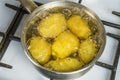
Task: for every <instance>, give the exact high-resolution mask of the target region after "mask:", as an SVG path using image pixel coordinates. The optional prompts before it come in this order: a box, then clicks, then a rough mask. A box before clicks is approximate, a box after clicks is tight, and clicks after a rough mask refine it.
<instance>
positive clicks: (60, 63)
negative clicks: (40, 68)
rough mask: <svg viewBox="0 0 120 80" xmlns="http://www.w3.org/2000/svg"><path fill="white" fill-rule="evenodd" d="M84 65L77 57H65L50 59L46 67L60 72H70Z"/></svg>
mask: <svg viewBox="0 0 120 80" xmlns="http://www.w3.org/2000/svg"><path fill="white" fill-rule="evenodd" d="M82 66H83V63H82V62H79V61H78V60H77V59H75V58H69V57H68V58H64V59H60V60H52V61H49V62H48V63H47V64H45V65H44V67H46V68H48V69H49V70H54V71H58V72H70V71H74V70H78V69H80V68H81V67H82Z"/></svg>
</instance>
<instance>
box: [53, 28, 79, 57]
mask: <svg viewBox="0 0 120 80" xmlns="http://www.w3.org/2000/svg"><path fill="white" fill-rule="evenodd" d="M78 48H79V40H78V38H77V37H76V36H75V35H73V34H72V33H71V32H70V31H68V30H67V31H64V32H63V33H61V34H60V35H59V36H58V37H57V38H56V39H55V41H54V43H53V45H52V51H54V53H52V55H53V56H55V57H57V58H66V57H68V56H69V55H70V54H72V53H74V52H76V51H77V50H78Z"/></svg>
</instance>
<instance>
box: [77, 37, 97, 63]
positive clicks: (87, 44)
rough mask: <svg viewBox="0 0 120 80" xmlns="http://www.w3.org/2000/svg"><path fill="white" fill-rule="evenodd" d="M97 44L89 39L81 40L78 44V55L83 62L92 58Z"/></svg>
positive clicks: (87, 61)
mask: <svg viewBox="0 0 120 80" xmlns="http://www.w3.org/2000/svg"><path fill="white" fill-rule="evenodd" d="M96 46H97V44H96V43H95V42H93V41H91V40H90V39H87V40H85V41H83V42H82V43H81V44H80V48H79V50H78V53H79V57H80V59H81V60H82V61H83V62H84V63H89V62H90V61H91V60H93V59H94V57H95V56H96V53H97V51H98V49H97V48H96Z"/></svg>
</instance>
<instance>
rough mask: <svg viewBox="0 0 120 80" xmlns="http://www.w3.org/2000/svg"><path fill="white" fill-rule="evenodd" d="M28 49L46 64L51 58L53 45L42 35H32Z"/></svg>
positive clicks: (34, 56) (41, 62) (35, 57)
mask: <svg viewBox="0 0 120 80" xmlns="http://www.w3.org/2000/svg"><path fill="white" fill-rule="evenodd" d="M28 50H29V51H30V53H31V55H32V56H33V58H34V59H36V60H37V61H38V62H39V63H40V64H45V63H46V62H48V61H49V59H50V56H51V45H50V44H49V43H48V42H46V41H45V39H43V38H41V37H32V38H31V39H30V45H29V47H28Z"/></svg>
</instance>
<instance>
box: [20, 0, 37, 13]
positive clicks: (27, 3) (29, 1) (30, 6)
mask: <svg viewBox="0 0 120 80" xmlns="http://www.w3.org/2000/svg"><path fill="white" fill-rule="evenodd" d="M19 1H20V2H21V4H22V6H23V7H24V8H25V9H26V10H27V11H28V12H29V13H32V12H33V11H34V9H36V8H37V7H38V6H37V5H36V4H35V3H34V1H33V0H19Z"/></svg>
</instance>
